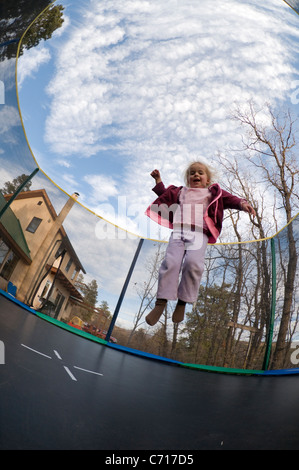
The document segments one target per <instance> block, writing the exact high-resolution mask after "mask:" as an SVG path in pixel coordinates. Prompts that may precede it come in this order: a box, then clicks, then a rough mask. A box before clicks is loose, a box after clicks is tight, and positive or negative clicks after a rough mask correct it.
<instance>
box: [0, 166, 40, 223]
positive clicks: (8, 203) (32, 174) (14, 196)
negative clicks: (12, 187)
mask: <svg viewBox="0 0 299 470" xmlns="http://www.w3.org/2000/svg"><path fill="white" fill-rule="evenodd" d="M38 171H39V168H35V170H34V171H33V172H32V173H31V175H30V176H28V178H26V180H25V181H24V182H23V183H22V184H20V186H19V187H18V189H17V190H16V192H15V193H14V194H13V195H12V196H11V198H10V200H9V201H7V203H6V204H5V206H3V207H2V209H1V211H0V219H1V217H2V216H3V214H4V212H5V211H6V210H7V209H8V207H9V206H10V205H11V203H12V202H13V201H14V199H15V198H16V197H17V195H18V194H19V193H20V192H21V191H22V189H23V188H24V187H25V186H26V184H27V183H28V182H29V181H30V180H31V179H32V178H33V177H34V176H35V175H36V173H37V172H38Z"/></svg>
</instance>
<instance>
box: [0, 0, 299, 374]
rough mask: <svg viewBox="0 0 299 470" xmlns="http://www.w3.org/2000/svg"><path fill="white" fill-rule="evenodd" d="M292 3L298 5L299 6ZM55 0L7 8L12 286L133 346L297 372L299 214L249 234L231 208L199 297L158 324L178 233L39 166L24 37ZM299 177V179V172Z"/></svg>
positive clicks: (3, 267)
mask: <svg viewBox="0 0 299 470" xmlns="http://www.w3.org/2000/svg"><path fill="white" fill-rule="evenodd" d="M220 3H222V2H220ZM247 3H248V4H249V5H251V4H252V3H253V2H250V1H249V2H247ZM265 3H267V2H265ZM287 3H288V4H289V5H290V6H291V7H292V8H293V9H295V10H296V9H298V2H287ZM281 4H282V5H283V8H284V9H283V12H284V14H287V13H286V9H285V8H286V6H285V3H284V2H281ZM49 5H50V2H47V1H45V0H44V1H39V2H36V1H35V2H30V3H28V2H9V5H8V2H2V3H1V5H0V11H1V18H2V19H1V23H2V26H1V33H0V34H1V41H0V42H1V44H0V79H1V81H0V85H1V88H0V99H1V103H0V125H1V128H0V136H1V142H0V162H1V163H0V164H1V188H2V189H1V191H2V193H3V195H2V197H1V208H0V210H1V218H0V263H1V264H0V282H1V284H0V288H1V292H2V293H3V294H4V293H5V295H10V296H11V298H12V299H15V300H16V301H19V302H21V303H22V304H24V305H25V306H26V307H28V308H29V310H30V311H31V312H32V313H34V314H36V315H39V316H40V317H41V318H43V319H45V320H47V321H51V322H53V323H55V324H56V325H57V326H58V327H61V328H66V329H68V330H69V331H71V332H72V333H74V334H80V335H83V336H85V337H86V338H88V339H89V340H92V341H96V342H99V343H101V344H104V345H106V346H108V347H112V348H116V349H121V350H125V351H127V352H129V353H134V354H142V355H144V356H147V357H154V358H157V359H160V360H166V361H168V362H174V363H177V364H181V365H184V366H186V367H194V368H197V367H198V368H203V369H205V368H206V369H210V370H219V371H230V370H234V371H237V372H240V373H242V372H244V373H264V372H265V371H271V370H272V371H273V370H281V369H284V370H285V369H293V370H295V369H296V368H297V367H298V363H299V352H298V354H297V347H298V345H299V325H298V320H299V317H298V315H299V308H298V305H299V303H298V300H299V299H298V292H299V262H298V253H299V218H298V216H296V214H295V213H294V210H293V212H292V217H293V218H291V220H290V221H289V222H288V223H286V221H285V220H284V219H279V220H280V221H277V220H275V222H276V223H275V224H274V225H273V226H272V227H276V230H273V231H272V233H269V230H268V234H267V236H264V237H261V236H257V235H256V233H254V232H253V231H249V232H248V230H247V232H246V231H245V235H243V236H241V237H240V236H239V232H238V226H237V221H236V219H235V218H234V215H231V218H229V220H228V222H227V225H226V229H225V232H224V235H223V238H220V239H219V240H218V242H217V243H216V244H210V245H208V248H207V254H206V259H205V270H204V274H203V278H202V282H201V286H200V288H199V293H198V299H197V302H195V303H194V304H192V305H191V304H188V305H187V308H186V313H185V318H184V320H183V321H182V322H181V323H173V322H172V314H173V311H174V308H175V304H176V303H175V302H174V301H173V302H168V304H167V308H166V309H165V311H164V313H163V315H162V317H161V319H160V321H159V322H158V323H157V324H156V325H155V326H153V327H150V326H149V325H148V324H147V323H146V321H145V317H146V315H147V314H148V313H149V311H150V310H151V309H152V308H153V306H154V302H155V296H156V290H157V282H158V270H159V267H160V264H161V262H162V260H163V257H164V255H165V250H166V247H167V239H166V238H165V237H164V238H162V237H161V238H159V237H146V236H143V235H140V234H135V232H134V230H132V231H130V230H127V229H126V227H125V228H124V225H121V223H120V224H117V223H114V221H113V223H112V221H111V220H109V217H108V216H107V217H105V216H104V215H103V214H101V213H97V212H96V211H94V210H90V209H89V208H88V207H86V206H85V205H84V204H83V203H81V202H80V196H79V198H78V195H77V194H71V195H70V194H69V193H68V192H67V191H65V190H64V189H63V188H61V187H60V186H58V185H57V184H56V182H55V181H53V180H52V178H51V177H49V176H48V175H47V172H46V171H44V168H43V165H42V164H41V165H39V162H38V159H37V158H36V157H35V155H34V151H33V150H32V143H31V142H28V138H27V136H26V132H25V130H26V126H24V122H23V118H25V116H22V109H20V102H19V89H18V85H17V73H16V71H17V65H18V58H19V57H20V56H21V55H22V54H24V55H25V54H26V50H23V49H22V48H21V39H23V37H24V33H25V31H26V29H27V28H28V27H29V26H30V25H33V26H34V25H36V24H38V23H36V21H34V20H35V19H36V18H37V17H38V15H39V14H40V13H41V12H42V11H43V10H44V9H45V8H46V7H47V6H49ZM266 6H267V8H269V9H270V6H269V5H268V3H267V5H266ZM136 8H137V7H136ZM277 9H278V10H279V7H277V6H276V7H275V11H276V10H277ZM288 10H289V11H290V14H293V13H294V12H292V10H291V9H290V8H289V9H288ZM99 21H100V20H99ZM294 21H295V20H294V17H292V22H294ZM33 26H31V27H33ZM40 27H41V26H40ZM177 34H178V33H177ZM25 37H26V35H25ZM34 37H35V36H34V35H32V36H31V40H32V41H33V43H34V40H35V39H34ZM37 42H38V41H37ZM33 46H34V44H33V45H30V47H33ZM189 46H190V44H189ZM190 47H191V46H190ZM139 52H140V51H139ZM178 53H179V52H178ZM135 54H136V55H137V54H138V48H137V49H136V50H135ZM114 60H115V61H117V56H115V57H114ZM219 67H220V68H221V67H222V65H221V64H220V65H219ZM178 73H179V71H178ZM41 80H43V78H41ZM161 80H162V78H161ZM207 80H209V77H207ZM223 85H225V84H223ZM143 93H146V90H143ZM30 99H31V100H33V101H34V96H32V97H31V98H30ZM42 106H45V107H46V104H42V105H41V107H42ZM70 112H71V110H70ZM128 112H129V110H128ZM157 119H158V116H157ZM118 131H119V128H117V129H116V132H118ZM132 132H133V129H132ZM108 140H109V136H108V137H107V141H108ZM137 144H138V142H137V143H136V145H137ZM174 163H175V162H174ZM48 164H49V162H48ZM111 165H113V163H111ZM296 178H297V180H296V179H295V182H297V186H298V173H297V176H296ZM8 182H10V183H13V184H12V185H10V186H9V185H8V184H6V183H8ZM133 193H134V191H133ZM151 198H152V195H149V199H148V200H147V201H146V204H144V205H142V207H143V209H144V210H145V209H146V207H147V204H148V203H149V202H150V201H151ZM270 204H271V202H270ZM280 209H281V208H280ZM3 214H5V220H4V218H3ZM294 216H295V217H294ZM4 222H5V223H4ZM281 226H283V228H281ZM16 227H17V228H16ZM232 227H234V230H233V228H232ZM248 233H250V236H248ZM19 240H22V243H20V242H19Z"/></svg>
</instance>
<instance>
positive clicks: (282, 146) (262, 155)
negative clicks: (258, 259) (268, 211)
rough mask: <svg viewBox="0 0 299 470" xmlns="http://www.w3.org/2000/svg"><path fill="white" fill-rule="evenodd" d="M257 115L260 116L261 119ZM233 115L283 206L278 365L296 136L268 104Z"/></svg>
mask: <svg viewBox="0 0 299 470" xmlns="http://www.w3.org/2000/svg"><path fill="white" fill-rule="evenodd" d="M261 116H262V117H263V119H261ZM233 118H234V119H235V120H237V121H238V122H239V123H240V124H241V125H242V126H244V127H245V129H246V131H247V132H246V137H245V139H243V143H244V144H245V150H246V151H247V159H248V160H249V161H250V162H251V164H252V165H253V166H254V167H255V168H256V170H257V171H259V173H260V175H261V177H262V178H263V180H264V183H265V184H266V185H267V187H268V188H269V190H272V191H273V193H276V195H277V196H278V198H279V200H280V202H281V204H282V208H283V209H284V214H285V222H286V223H287V224H288V226H287V241H288V259H287V260H284V265H285V266H286V277H285V286H284V298H283V305H282V312H281V320H280V328H279V332H278V337H277V343H276V348H275V352H274V356H273V367H276V368H277V367H281V365H282V364H283V361H284V356H285V352H286V350H287V347H286V346H287V345H286V338H287V334H288V326H289V322H290V320H291V315H292V302H293V296H294V288H295V275H296V268H297V261H298V254H297V251H296V240H295V235H294V231H293V225H292V224H291V221H292V218H293V217H294V215H295V213H294V208H298V202H299V192H298V191H299V166H298V157H297V156H296V154H295V149H296V139H295V129H294V124H295V121H294V120H293V118H292V116H291V113H290V112H289V111H288V112H286V113H284V114H283V115H281V114H275V113H274V111H273V109H272V108H271V106H270V105H267V106H266V109H264V110H262V112H261V111H260V112H257V111H256V110H255V107H254V105H253V103H252V102H250V103H249V106H248V108H247V109H246V110H241V109H240V108H238V109H237V110H236V112H235V113H234V116H233Z"/></svg>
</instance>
